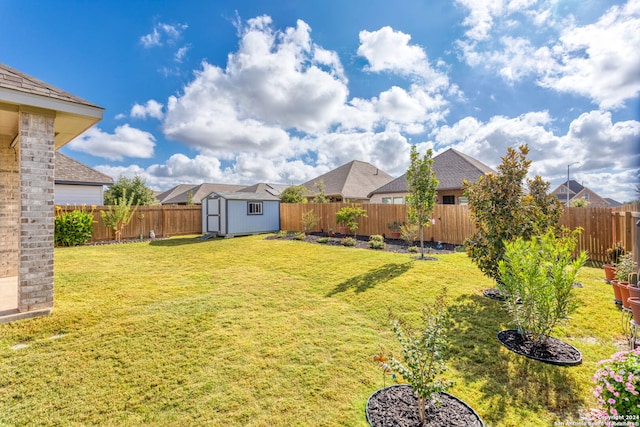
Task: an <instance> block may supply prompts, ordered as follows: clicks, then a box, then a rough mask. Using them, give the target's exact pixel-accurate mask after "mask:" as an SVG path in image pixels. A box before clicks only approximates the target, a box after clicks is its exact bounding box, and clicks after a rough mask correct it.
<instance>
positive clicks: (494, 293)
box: [482, 288, 505, 301]
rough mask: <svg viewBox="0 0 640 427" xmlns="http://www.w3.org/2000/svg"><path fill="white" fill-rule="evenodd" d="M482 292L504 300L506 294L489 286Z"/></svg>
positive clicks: (488, 296)
mask: <svg viewBox="0 0 640 427" xmlns="http://www.w3.org/2000/svg"><path fill="white" fill-rule="evenodd" d="M482 294H483V295H484V296H485V297H487V298H491V299H494V300H496V301H504V300H505V298H504V295H502V293H501V292H500V291H499V290H498V289H497V288H489V289H485V290H484V291H482Z"/></svg>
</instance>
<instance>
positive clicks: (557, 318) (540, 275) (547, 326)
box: [498, 229, 587, 345]
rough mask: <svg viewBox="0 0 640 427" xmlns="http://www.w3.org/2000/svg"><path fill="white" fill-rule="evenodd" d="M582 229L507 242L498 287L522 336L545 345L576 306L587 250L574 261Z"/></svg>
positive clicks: (499, 266) (499, 265)
mask: <svg viewBox="0 0 640 427" xmlns="http://www.w3.org/2000/svg"><path fill="white" fill-rule="evenodd" d="M579 233H580V230H579V229H578V230H576V231H573V232H571V233H570V234H565V235H564V236H563V237H560V238H557V237H556V236H555V234H554V233H553V232H551V231H550V232H547V233H546V234H545V235H543V236H541V237H534V238H532V239H529V240H525V239H523V238H518V239H516V240H514V241H512V242H506V243H505V254H504V259H503V260H500V262H499V263H498V271H499V273H500V278H501V280H500V281H499V282H498V289H499V290H500V292H501V293H502V294H503V295H504V296H505V305H506V307H507V310H508V311H509V313H510V315H511V317H512V320H513V323H514V324H515V325H516V326H517V327H518V330H519V331H520V332H521V334H522V336H523V338H525V339H528V340H531V341H533V342H534V344H535V345H540V344H544V343H545V342H546V340H547V338H548V337H549V335H550V333H551V331H552V330H553V328H554V327H555V326H557V325H558V324H560V323H561V322H562V321H565V320H567V319H568V318H569V315H570V314H571V313H573V312H574V311H575V310H576V309H577V307H578V302H577V298H576V296H575V294H574V292H573V284H574V283H575V279H576V276H577V275H578V271H579V270H580V268H582V266H583V265H584V263H585V262H586V259H587V254H586V252H584V251H583V252H582V253H580V256H579V257H578V258H577V259H575V260H573V259H572V253H573V250H574V249H575V248H576V245H577V235H578V234H579Z"/></svg>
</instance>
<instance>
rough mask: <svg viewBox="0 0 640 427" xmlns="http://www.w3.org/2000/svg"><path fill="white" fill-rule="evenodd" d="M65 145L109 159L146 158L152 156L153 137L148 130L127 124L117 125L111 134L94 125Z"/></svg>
mask: <svg viewBox="0 0 640 427" xmlns="http://www.w3.org/2000/svg"><path fill="white" fill-rule="evenodd" d="M67 147H68V148H70V149H71V150H74V151H80V152H83V153H88V154H91V155H92V156H96V157H103V158H105V159H109V160H122V159H124V158H125V157H137V158H145V159H148V158H151V157H153V150H154V147H155V138H154V137H153V135H151V134H150V133H149V132H145V131H142V130H140V129H136V128H132V127H130V126H129V125H128V124H124V125H122V126H118V127H117V128H116V129H115V131H114V133H113V134H109V133H105V132H103V131H101V130H100V128H98V127H95V126H94V127H92V128H90V129H89V130H87V131H86V132H85V133H83V134H82V135H80V136H79V137H77V138H75V139H74V140H72V141H71V142H69V143H68V144H67Z"/></svg>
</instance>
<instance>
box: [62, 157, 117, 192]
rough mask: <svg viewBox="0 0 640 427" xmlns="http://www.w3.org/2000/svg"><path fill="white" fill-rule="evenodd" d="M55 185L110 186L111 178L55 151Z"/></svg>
mask: <svg viewBox="0 0 640 427" xmlns="http://www.w3.org/2000/svg"><path fill="white" fill-rule="evenodd" d="M54 176H55V183H56V184H75V185H112V184H113V178H111V177H110V176H108V175H105V174H103V173H102V172H98V171H97V170H95V169H92V168H90V167H89V166H87V165H85V164H84V163H80V162H79V161H77V160H74V159H72V158H71V157H68V156H65V155H64V154H62V153H60V152H59V151H57V152H56V153H55V169H54Z"/></svg>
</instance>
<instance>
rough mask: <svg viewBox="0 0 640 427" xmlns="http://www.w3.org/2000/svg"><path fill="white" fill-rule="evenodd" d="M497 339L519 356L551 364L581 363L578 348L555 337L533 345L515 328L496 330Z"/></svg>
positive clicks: (567, 364) (580, 354) (571, 364)
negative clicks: (541, 343) (542, 343)
mask: <svg viewBox="0 0 640 427" xmlns="http://www.w3.org/2000/svg"><path fill="white" fill-rule="evenodd" d="M498 341H500V343H501V344H502V345H504V346H505V347H507V348H508V349H509V350H511V351H513V352H514V353H517V354H519V355H521V356H525V357H528V358H529V359H534V360H537V361H539V362H545V363H550V364H552V365H562V366H573V365H579V364H580V363H582V353H580V350H578V349H577V348H575V347H574V346H572V345H571V344H568V343H566V342H564V341H562V340H559V339H557V338H553V337H549V338H547V341H546V343H545V344H544V345H539V346H535V345H534V343H533V342H532V341H531V340H525V339H524V338H523V337H522V335H521V334H520V333H519V332H518V331H517V330H515V329H508V330H506V331H500V332H498Z"/></svg>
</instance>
